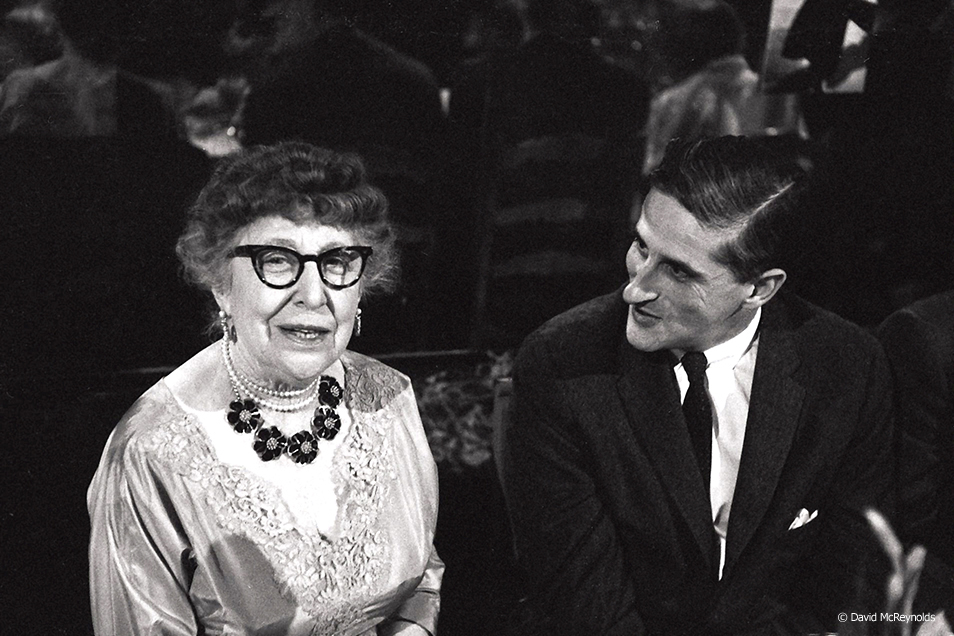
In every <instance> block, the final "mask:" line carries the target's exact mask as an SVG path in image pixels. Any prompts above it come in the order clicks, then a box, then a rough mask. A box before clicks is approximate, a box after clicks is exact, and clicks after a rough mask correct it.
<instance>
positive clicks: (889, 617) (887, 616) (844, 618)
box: [838, 612, 937, 623]
mask: <svg viewBox="0 0 954 636" xmlns="http://www.w3.org/2000/svg"><path fill="white" fill-rule="evenodd" d="M935 620H937V614H901V613H900V612H874V613H872V614H859V613H857V612H851V613H849V612H842V613H841V614H839V615H838V621H839V622H840V623H848V622H852V623H877V622H879V621H880V622H882V623H929V622H932V621H935Z"/></svg>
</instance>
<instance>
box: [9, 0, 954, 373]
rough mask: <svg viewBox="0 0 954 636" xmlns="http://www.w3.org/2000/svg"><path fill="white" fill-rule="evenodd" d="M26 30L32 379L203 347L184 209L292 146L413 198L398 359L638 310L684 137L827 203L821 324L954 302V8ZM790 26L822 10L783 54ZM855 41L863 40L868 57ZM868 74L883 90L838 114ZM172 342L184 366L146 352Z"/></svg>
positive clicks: (259, 6) (53, 11)
mask: <svg viewBox="0 0 954 636" xmlns="http://www.w3.org/2000/svg"><path fill="white" fill-rule="evenodd" d="M752 5H759V6H752ZM0 8H2V11H3V23H2V30H0V80H2V82H3V83H2V85H0V145H2V149H0V156H2V158H0V169H2V170H3V172H4V173H5V174H4V177H3V180H4V182H5V183H9V184H13V185H12V186H11V187H9V188H5V192H4V194H3V197H2V198H3V209H4V214H5V215H7V218H8V219H12V225H10V226H8V227H10V229H11V231H12V232H11V235H12V236H13V237H15V241H14V243H15V245H13V246H12V249H5V250H3V254H2V255H0V259H2V260H3V264H4V265H5V266H6V267H5V268H4V270H5V271H8V272H13V275H12V279H11V280H9V281H8V282H9V284H10V289H9V291H8V293H7V298H8V302H7V303H6V305H7V309H6V310H5V315H4V321H10V322H8V324H12V325H13V326H14V327H23V328H28V329H29V330H30V331H29V333H31V334H33V337H32V338H31V344H30V345H29V346H25V344H24V343H22V342H14V343H10V344H9V346H10V347H12V351H10V352H5V353H12V354H19V355H14V356H9V355H7V356H4V359H6V360H13V359H24V360H25V362H24V363H23V364H21V365H18V368H17V369H16V370H14V369H12V368H5V369H0V372H5V374H6V375H10V372H14V374H23V373H24V371H26V373H27V374H29V373H30V372H37V373H44V374H48V373H50V372H54V373H66V374H68V373H70V372H71V371H74V370H80V369H90V368H97V369H100V368H107V369H124V368H132V367H142V366H162V365H170V364H175V363H178V362H179V361H181V357H182V356H184V355H186V354H187V353H188V352H190V351H193V350H195V349H196V348H197V344H200V343H201V341H202V340H203V339H204V338H206V336H204V335H203V333H204V332H203V328H204V324H203V323H202V316H203V311H202V306H201V302H202V301H201V299H199V298H196V297H194V296H193V295H192V293H191V292H189V291H188V290H187V289H185V287H184V285H182V283H181V282H180V281H179V280H178V275H177V272H176V270H175V268H176V265H175V260H174V255H173V251H172V245H173V243H174V239H175V237H176V236H177V235H178V233H179V231H180V229H181V219H182V212H183V209H184V207H185V206H187V205H188V203H189V201H190V198H191V197H192V196H193V195H194V193H195V192H196V191H197V188H198V187H200V186H201V185H202V183H203V182H204V180H205V178H206V177H207V175H208V174H209V171H210V169H211V167H212V166H213V165H214V162H215V161H216V159H217V158H218V157H221V156H224V155H227V154H230V153H232V152H236V151H237V150H239V149H241V148H242V147H243V146H248V145H252V144H260V143H272V142H276V141H280V140H285V139H302V140H305V141H308V142H311V143H314V144H316V145H319V146H326V147H331V148H335V149H339V150H350V151H355V152H357V153H359V154H360V155H361V156H362V157H363V158H364V160H365V162H366V164H367V166H368V168H369V171H370V173H371V177H372V180H373V182H375V183H376V184H377V185H378V186H379V187H381V188H382V189H383V190H384V191H385V193H386V194H387V195H388V198H389V200H390V203H391V209H392V216H393V218H394V219H395V220H396V222H397V224H398V230H399V244H400V246H401V252H402V264H403V268H402V269H403V282H402V286H401V287H400V290H399V292H398V293H397V294H396V295H394V296H392V297H390V298H383V299H378V300H375V301H373V302H372V303H371V305H370V306H369V307H367V308H366V310H367V313H366V329H365V334H366V335H362V337H361V340H360V341H358V342H356V343H355V347H356V348H359V349H364V350H367V351H371V352H375V353H381V352H388V351H415V350H438V349H454V348H473V347H477V348H497V349H506V348H510V347H513V346H514V345H516V344H517V343H518V342H519V341H520V339H521V338H522V337H523V336H524V335H526V334H527V333H529V331H530V330H531V329H533V328H534V327H536V326H537V325H539V324H540V323H541V322H543V321H544V320H546V319H547V318H549V317H551V316H553V315H556V314H557V313H559V312H560V311H562V310H565V309H567V308H569V307H570V306H573V305H575V304H577V303H579V302H581V301H583V300H586V299H588V298H591V297H593V296H596V295H598V294H599V293H602V292H605V291H608V290H612V289H614V288H615V287H618V286H619V285H620V284H621V283H622V282H623V281H624V280H625V272H624V269H623V254H624V253H625V250H626V247H627V245H628V242H629V241H630V236H629V232H630V227H631V223H632V220H633V211H634V210H638V202H639V200H640V196H641V194H642V189H643V188H644V186H645V176H646V175H647V174H648V172H649V171H651V170H652V168H653V167H654V166H655V164H656V163H657V162H658V160H659V157H660V155H661V153H662V150H663V148H664V147H665V145H666V143H667V142H668V141H669V139H671V138H673V137H687V136H689V137H691V136H696V135H713V134H746V135H755V136H761V137H765V138H766V139H769V140H770V141H772V143H773V144H774V145H775V146H776V147H777V148H778V150H779V151H780V152H779V156H780V157H782V158H783V160H785V161H791V162H792V163H793V164H795V165H797V166H798V167H799V168H800V169H802V170H804V171H805V173H806V177H807V178H810V179H812V180H813V183H814V187H812V188H810V189H809V191H810V193H811V196H810V197H808V198H807V199H806V201H805V204H804V214H805V225H806V227H807V228H809V229H811V230H812V231H814V232H815V233H816V234H817V236H816V240H815V243H814V244H815V245H817V250H814V251H813V253H812V254H803V255H798V256H800V257H801V258H800V259H799V260H798V262H797V263H796V264H795V265H793V266H795V267H798V268H801V270H799V271H801V272H802V273H801V275H798V276H793V277H792V278H793V280H795V281H800V286H801V287H800V289H799V292H800V293H801V294H802V295H804V296H806V297H807V298H809V299H810V300H813V301H815V302H817V303H819V304H821V305H823V306H825V307H828V308H830V309H833V310H835V311H837V312H839V313H841V314H843V315H845V316H846V317H848V318H850V319H853V320H855V321H857V322H860V323H862V324H868V325H873V324H877V322H879V321H880V320H881V319H882V318H884V317H885V316H887V315H888V314H889V313H890V312H891V311H892V310H894V309H897V308H898V307H901V306H903V305H904V304H906V303H908V302H910V301H912V300H914V299H916V298H919V297H923V296H926V295H929V294H931V293H935V292H937V291H940V290H942V289H945V288H948V287H950V286H951V283H952V270H954V256H952V251H954V250H952V246H954V229H952V228H954V222H952V217H954V214H952V211H954V210H952V206H954V194H952V190H954V185H952V182H954V180H952V179H950V174H954V172H952V168H954V114H952V113H954V106H952V105H954V67H952V59H954V44H952V42H954V9H952V3H951V2H949V1H948V0H925V1H924V2H918V3H906V2H896V1H890V0H881V1H880V2H878V3H869V2H864V1H851V0H845V1H841V0H838V1H828V2H819V1H817V0H805V1H803V2H785V1H784V0H777V1H776V2H774V3H743V2H731V1H723V0H453V1H447V2H444V1H442V2H427V1H426V0H405V1H403V2H349V1H346V0H207V1H205V2H189V3H186V2H178V3H135V2H130V1H124V0H82V1H80V0H19V1H17V0H5V1H4V2H2V3H0ZM782 10H787V11H789V12H790V13H796V14H797V15H796V16H795V19H794V21H792V23H791V24H790V26H789V27H788V32H787V37H784V36H785V35H786V34H783V37H781V38H776V37H775V36H776V35H778V34H777V33H774V32H772V29H771V28H770V27H771V26H772V25H773V24H774V23H773V19H774V18H773V16H774V15H775V14H777V13H778V12H779V11H782ZM773 11H774V13H773ZM850 29H854V30H857V31H859V32H860V33H862V34H863V37H862V38H861V41H860V42H858V43H855V44H852V45H851V46H844V42H845V39H844V36H845V33H846V31H847V30H850ZM767 53H773V54H778V55H779V56H781V58H782V59H784V61H785V63H784V64H781V65H780V66H779V65H776V66H775V67H772V68H771V69H769V67H768V65H767V64H766V62H765V59H766V54H767ZM859 66H865V67H866V69H865V70H866V73H867V79H866V81H865V82H864V84H863V88H862V89H861V90H860V91H858V92H856V93H853V94H844V93H839V92H836V91H832V90H829V89H830V87H831V86H833V85H834V84H836V83H837V82H838V81H840V78H842V77H845V76H847V74H848V73H850V72H851V71H853V70H855V69H856V68H857V67H859ZM779 69H781V70H779ZM770 70H771V71H772V72H771V73H770V72H769V71H770ZM634 202H635V203H634ZM27 264H29V266H27ZM156 333H160V334H161V333H165V334H167V335H168V337H167V338H166V341H167V342H165V343H164V344H163V345H162V346H161V347H160V348H159V349H156V350H150V349H149V347H140V346H130V347H124V346H123V343H124V342H134V343H137V344H138V343H154V342H159V341H160V339H159V338H156V337H155V336H154V334H156ZM147 335H148V336H149V337H147ZM38 345H42V346H38ZM127 350H128V351H127ZM132 352H135V356H136V358H135V359H133V358H131V357H125V356H126V355H127V353H128V355H133V353H132ZM54 361H55V363H54ZM0 364H3V365H6V366H7V367H10V363H9V362H7V363H0Z"/></svg>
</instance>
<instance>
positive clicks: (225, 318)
mask: <svg viewBox="0 0 954 636" xmlns="http://www.w3.org/2000/svg"><path fill="white" fill-rule="evenodd" d="M219 325H220V326H221V327H222V337H223V338H228V339H229V341H230V342H235V341H237V340H238V336H237V335H236V333H235V325H233V324H231V321H229V315H228V314H227V313H225V312H224V311H222V310H221V309H220V310H219Z"/></svg>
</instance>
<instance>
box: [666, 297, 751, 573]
mask: <svg viewBox="0 0 954 636" xmlns="http://www.w3.org/2000/svg"><path fill="white" fill-rule="evenodd" d="M761 317H762V309H761V308H759V309H758V310H757V311H756V313H755V317H754V318H752V321H751V322H750V323H749V324H748V326H747V327H746V328H745V329H743V330H742V332H741V333H739V334H738V335H737V336H735V337H733V338H732V339H730V340H727V341H725V342H723V343H721V344H718V345H716V346H714V347H712V348H711V349H708V350H706V351H704V352H703V353H705V354H706V360H707V361H708V365H707V366H706V385H707V387H706V388H707V389H708V390H709V399H710V400H711V401H712V470H711V472H710V473H709V501H710V503H711V505H712V525H713V527H714V528H715V531H716V534H717V535H718V536H719V552H720V555H721V556H720V558H719V578H720V579H721V578H722V569H723V568H724V567H725V537H726V532H727V530H728V528H729V512H730V511H731V509H732V496H733V494H734V493H735V482H736V480H737V479H738V476H739V460H740V458H741V457H742V443H743V441H744V440H745V422H746V419H747V418H748V415H749V400H750V397H751V395H752V378H753V376H754V375H755V358H756V355H757V353H758V345H759V343H758V327H759V321H760V320H761ZM675 372H676V381H677V382H678V383H679V393H680V396H681V398H680V399H681V400H685V399H686V391H688V390H689V377H688V376H687V375H686V371H685V369H683V368H682V364H681V363H680V364H677V365H676V368H675Z"/></svg>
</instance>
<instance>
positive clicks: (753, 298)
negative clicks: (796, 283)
mask: <svg viewBox="0 0 954 636" xmlns="http://www.w3.org/2000/svg"><path fill="white" fill-rule="evenodd" d="M786 278H788V274H786V273H785V271H784V270H781V269H778V268H777V267H776V268H773V269H769V270H766V271H765V272H763V273H762V274H761V275H760V276H759V277H758V278H756V279H755V281H753V282H752V293H751V294H750V295H749V297H748V298H746V299H745V300H744V301H743V304H744V305H745V306H746V307H748V308H749V309H757V308H759V307H761V306H762V305H764V304H765V303H767V302H768V301H770V300H772V297H773V296H775V293H776V292H777V291H778V290H779V289H781V288H782V285H783V284H785V279H786Z"/></svg>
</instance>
